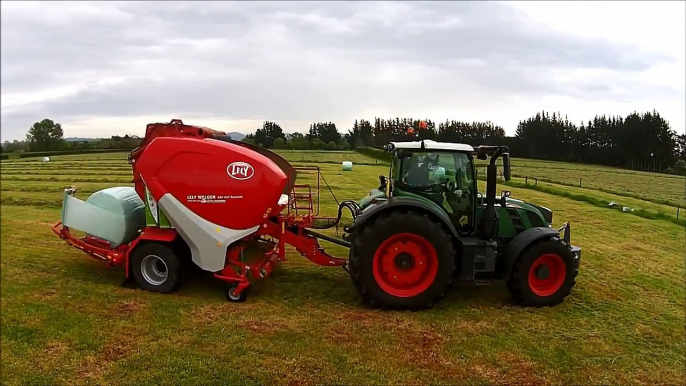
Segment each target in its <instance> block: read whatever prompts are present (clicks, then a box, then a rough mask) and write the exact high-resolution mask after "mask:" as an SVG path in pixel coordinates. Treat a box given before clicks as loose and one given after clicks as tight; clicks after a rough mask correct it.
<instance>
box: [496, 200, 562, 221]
mask: <svg viewBox="0 0 686 386" xmlns="http://www.w3.org/2000/svg"><path fill="white" fill-rule="evenodd" d="M505 205H506V206H507V207H508V208H522V209H525V210H530V211H533V212H538V213H540V214H541V216H542V217H543V219H545V221H546V222H547V223H548V224H552V222H553V211H552V210H550V209H549V208H546V207H545V206H540V205H536V204H532V203H529V202H526V201H522V200H517V199H515V198H511V197H507V198H506V199H505Z"/></svg>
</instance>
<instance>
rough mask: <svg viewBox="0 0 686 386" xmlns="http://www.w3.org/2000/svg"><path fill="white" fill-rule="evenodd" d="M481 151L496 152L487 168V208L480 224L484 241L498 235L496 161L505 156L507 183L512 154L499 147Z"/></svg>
mask: <svg viewBox="0 0 686 386" xmlns="http://www.w3.org/2000/svg"><path fill="white" fill-rule="evenodd" d="M480 150H484V151H488V150H495V152H494V153H493V155H492V156H491V161H490V162H489V164H488V166H486V208H484V212H483V214H482V215H481V221H480V222H479V227H480V229H479V233H480V234H481V237H482V238H484V239H492V238H493V237H495V235H496V234H497V229H496V228H497V225H498V218H497V216H496V212H495V194H496V185H497V177H498V167H497V165H496V161H498V157H500V156H501V155H502V156H503V166H504V168H503V169H504V170H503V176H504V177H505V180H506V181H509V180H510V154H509V153H508V151H507V150H508V149H507V147H505V146H498V147H497V148H495V149H493V148H488V147H485V146H484V147H482V148H481V149H480Z"/></svg>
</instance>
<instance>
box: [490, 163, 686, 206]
mask: <svg viewBox="0 0 686 386" xmlns="http://www.w3.org/2000/svg"><path fill="white" fill-rule="evenodd" d="M479 164H480V165H484V166H485V163H482V162H480V163H479ZM511 169H512V175H513V177H519V178H524V177H527V176H528V177H529V178H530V179H531V178H537V179H538V180H539V183H540V182H548V183H554V184H556V185H567V186H573V187H579V185H580V184H581V187H582V188H587V189H591V190H599V191H604V192H606V193H614V194H616V195H622V196H625V197H633V198H638V199H641V200H644V201H651V202H654V203H659V204H664V205H667V206H671V207H676V206H678V205H680V206H682V207H683V206H686V177H683V176H675V175H670V174H660V173H649V172H641V171H635V170H626V169H617V168H612V167H608V166H599V165H583V164H573V163H564V162H555V161H541V160H527V159H513V160H512V161H511Z"/></svg>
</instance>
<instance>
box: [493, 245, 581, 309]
mask: <svg viewBox="0 0 686 386" xmlns="http://www.w3.org/2000/svg"><path fill="white" fill-rule="evenodd" d="M578 268H579V267H578V264H577V261H576V259H575V256H574V254H573V253H572V251H570V250H569V247H567V245H566V244H565V243H564V242H563V241H562V240H560V239H559V238H557V237H553V238H549V239H544V240H541V241H539V242H536V243H534V244H533V245H531V246H530V247H529V248H527V249H526V250H525V251H524V252H523V253H522V254H521V255H520V256H519V258H518V259H517V261H516V263H515V265H514V267H513V269H512V276H511V277H510V279H509V280H508V281H507V288H508V289H509V290H510V293H511V294H512V297H514V298H515V300H516V301H517V302H519V303H520V304H522V305H524V306H531V307H545V306H554V305H556V304H559V303H561V302H562V301H563V300H564V299H565V298H566V297H567V296H569V294H570V293H571V291H572V288H573V287H574V285H575V284H576V276H577V273H578V272H579V269H578Z"/></svg>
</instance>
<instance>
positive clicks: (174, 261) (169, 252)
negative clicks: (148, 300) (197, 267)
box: [129, 242, 184, 293]
mask: <svg viewBox="0 0 686 386" xmlns="http://www.w3.org/2000/svg"><path fill="white" fill-rule="evenodd" d="M149 256H154V257H156V258H157V259H159V260H161V261H162V262H163V263H164V266H165V268H166V277H165V279H164V281H163V282H162V283H160V284H154V283H150V282H149V281H148V280H147V279H146V278H145V275H144V273H143V267H142V265H143V262H144V261H145V258H146V257H149ZM129 264H130V265H131V272H132V273H133V277H134V278H135V279H136V282H137V283H138V285H139V286H140V287H141V289H143V290H146V291H150V292H157V293H171V292H174V291H176V290H177V288H178V286H179V284H181V282H182V281H183V267H184V261H183V259H182V258H181V256H179V254H178V253H177V252H176V250H175V248H173V246H172V245H166V244H164V243H159V242H147V243H145V244H142V245H140V246H138V247H137V248H136V249H135V250H134V251H133V253H132V255H131V261H130V263H129Z"/></svg>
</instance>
